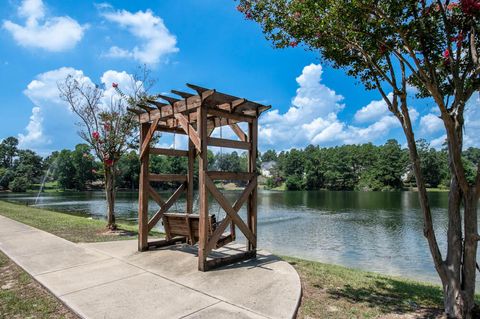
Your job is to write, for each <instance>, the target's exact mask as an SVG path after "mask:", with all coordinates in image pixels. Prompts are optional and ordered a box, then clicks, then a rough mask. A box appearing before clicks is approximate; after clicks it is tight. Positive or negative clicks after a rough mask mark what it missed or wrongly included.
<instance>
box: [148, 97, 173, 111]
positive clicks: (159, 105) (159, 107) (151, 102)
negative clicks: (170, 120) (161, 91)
mask: <svg viewBox="0 0 480 319" xmlns="http://www.w3.org/2000/svg"><path fill="white" fill-rule="evenodd" d="M147 103H150V104H153V105H155V107H156V108H157V109H159V110H161V109H162V107H164V106H166V105H169V104H166V103H160V102H158V101H155V100H151V99H147Z"/></svg>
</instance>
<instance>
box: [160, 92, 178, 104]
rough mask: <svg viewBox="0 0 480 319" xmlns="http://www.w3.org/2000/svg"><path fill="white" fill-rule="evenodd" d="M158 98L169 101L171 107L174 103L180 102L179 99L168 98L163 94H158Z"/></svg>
mask: <svg viewBox="0 0 480 319" xmlns="http://www.w3.org/2000/svg"><path fill="white" fill-rule="evenodd" d="M157 97H158V98H160V99H162V100H165V101H167V102H168V103H169V104H170V105H171V106H173V104H174V103H176V102H178V101H180V100H179V99H176V98H174V97H171V96H167V95H162V94H158V95H157Z"/></svg>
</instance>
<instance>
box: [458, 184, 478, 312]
mask: <svg viewBox="0 0 480 319" xmlns="http://www.w3.org/2000/svg"><path fill="white" fill-rule="evenodd" d="M463 203H464V219H465V222H464V232H465V240H464V248H463V269H462V291H463V298H464V301H465V305H464V309H465V313H464V318H472V311H473V308H474V307H475V276H476V266H477V241H478V233H477V226H478V225H477V223H478V222H477V205H478V198H477V195H476V189H475V188H474V187H471V188H470V189H469V192H468V193H467V194H465V195H464V197H463Z"/></svg>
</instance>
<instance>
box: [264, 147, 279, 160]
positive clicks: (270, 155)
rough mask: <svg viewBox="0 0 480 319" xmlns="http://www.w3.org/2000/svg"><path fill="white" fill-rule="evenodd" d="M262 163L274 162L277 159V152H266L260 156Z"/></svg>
mask: <svg viewBox="0 0 480 319" xmlns="http://www.w3.org/2000/svg"><path fill="white" fill-rule="evenodd" d="M261 159H262V162H270V161H276V160H277V159H278V156H277V152H275V150H267V151H266V152H265V153H263V154H262V156H261Z"/></svg>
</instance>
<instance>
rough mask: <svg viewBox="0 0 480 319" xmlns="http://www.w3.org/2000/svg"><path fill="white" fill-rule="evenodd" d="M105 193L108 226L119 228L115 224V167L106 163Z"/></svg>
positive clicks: (109, 227)
mask: <svg viewBox="0 0 480 319" xmlns="http://www.w3.org/2000/svg"><path fill="white" fill-rule="evenodd" d="M105 194H106V197H107V227H108V229H110V230H115V229H117V225H116V224H115V167H114V166H113V165H112V166H107V165H105Z"/></svg>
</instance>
